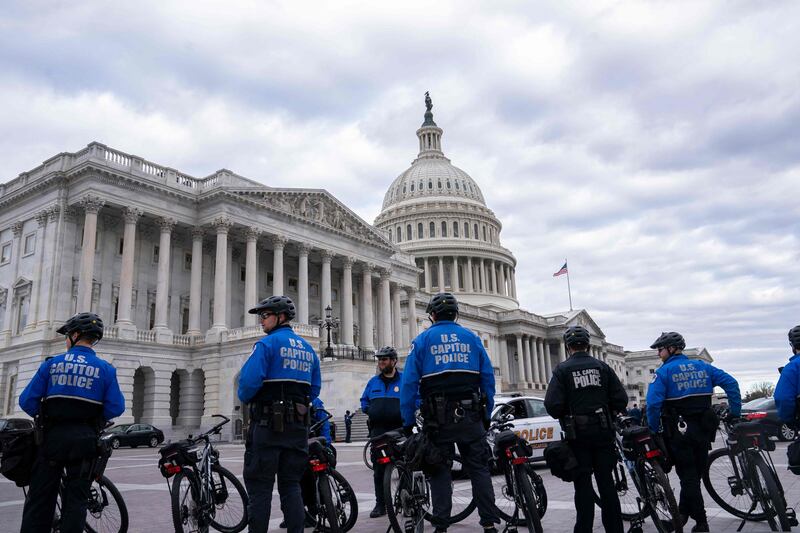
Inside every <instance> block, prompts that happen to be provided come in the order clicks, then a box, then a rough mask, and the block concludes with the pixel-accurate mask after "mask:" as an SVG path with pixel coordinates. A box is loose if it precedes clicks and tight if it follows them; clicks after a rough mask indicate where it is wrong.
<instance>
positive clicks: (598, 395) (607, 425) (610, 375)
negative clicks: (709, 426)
mask: <svg viewBox="0 0 800 533" xmlns="http://www.w3.org/2000/svg"><path fill="white" fill-rule="evenodd" d="M589 341H590V337H589V332H588V331H587V330H586V328H583V327H581V326H572V327H570V328H567V331H565V332H564V344H565V345H566V348H567V352H569V355H570V357H569V358H568V359H567V360H566V361H564V362H562V363H559V365H558V366H556V368H555V369H553V375H552V377H551V378H550V384H549V385H548V386H547V394H546V395H545V399H544V406H545V409H547V413H548V414H549V415H550V416H552V417H553V418H557V419H559V420H560V421H561V426H562V428H564V433H565V437H566V440H567V441H568V443H569V446H570V448H571V449H572V452H573V453H574V454H575V459H576V460H577V462H578V470H577V472H576V477H575V480H574V481H573V483H574V484H575V509H576V511H577V518H576V520H575V529H574V531H575V533H582V532H587V531H592V527H593V524H594V492H593V490H592V472H594V478H595V480H596V481H597V491H598V492H599V493H600V500H601V502H602V504H601V506H600V508H601V516H602V520H603V528H604V530H605V531H607V532H614V533H622V531H623V528H622V514H621V511H620V505H619V497H618V496H617V491H616V489H615V488H614V481H613V479H612V477H611V474H612V472H613V470H614V467H615V466H616V464H617V453H616V450H615V448H614V446H615V444H614V425H613V422H612V421H613V415H614V414H615V413H624V412H625V407H626V406H627V405H628V394H627V393H626V392H625V388H624V387H623V386H622V383H621V382H620V380H619V378H618V377H617V374H616V373H615V372H614V371H613V370H611V367H609V366H608V365H607V364H606V363H604V362H603V361H600V360H599V359H595V358H593V357H591V356H590V355H589V353H588V350H589Z"/></svg>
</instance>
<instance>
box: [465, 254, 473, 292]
mask: <svg viewBox="0 0 800 533" xmlns="http://www.w3.org/2000/svg"><path fill="white" fill-rule="evenodd" d="M466 275H467V280H466V282H465V283H464V290H465V291H466V292H475V285H474V284H473V283H472V258H471V257H467V271H466Z"/></svg>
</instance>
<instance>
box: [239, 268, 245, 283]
mask: <svg viewBox="0 0 800 533" xmlns="http://www.w3.org/2000/svg"><path fill="white" fill-rule="evenodd" d="M245 279H247V269H246V268H245V267H242V268H241V270H240V271H239V281H244V280H245Z"/></svg>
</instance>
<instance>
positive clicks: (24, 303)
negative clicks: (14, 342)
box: [17, 294, 30, 335]
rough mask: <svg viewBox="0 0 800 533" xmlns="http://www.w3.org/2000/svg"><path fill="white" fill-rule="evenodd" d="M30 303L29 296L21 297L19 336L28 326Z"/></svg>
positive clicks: (19, 305) (18, 313)
mask: <svg viewBox="0 0 800 533" xmlns="http://www.w3.org/2000/svg"><path fill="white" fill-rule="evenodd" d="M29 301H30V297H29V295H27V294H25V295H23V296H20V298H19V301H18V303H17V335H20V334H21V333H22V330H23V329H25V326H27V325H28V302H29Z"/></svg>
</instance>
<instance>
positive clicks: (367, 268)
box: [361, 263, 375, 276]
mask: <svg viewBox="0 0 800 533" xmlns="http://www.w3.org/2000/svg"><path fill="white" fill-rule="evenodd" d="M373 270H375V265H373V264H372V263H361V274H366V275H367V276H371V275H372V271H373Z"/></svg>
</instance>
